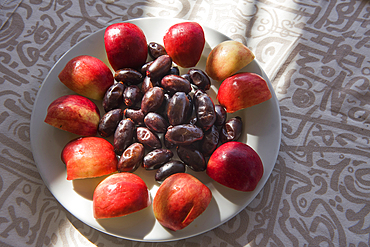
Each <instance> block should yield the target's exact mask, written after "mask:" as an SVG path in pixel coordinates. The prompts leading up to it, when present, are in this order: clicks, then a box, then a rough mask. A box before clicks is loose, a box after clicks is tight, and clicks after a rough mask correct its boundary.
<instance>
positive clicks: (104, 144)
mask: <svg viewBox="0 0 370 247" xmlns="http://www.w3.org/2000/svg"><path fill="white" fill-rule="evenodd" d="M61 158H62V161H63V163H64V164H66V167H67V180H73V179H82V178H94V177H100V176H104V175H108V174H111V173H113V172H116V171H117V163H118V159H117V157H116V154H115V152H114V148H113V145H112V144H111V143H110V142H108V141H107V140H105V139H103V138H101V137H79V138H77V139H74V140H72V141H70V142H69V143H67V144H66V145H65V146H64V148H63V150H62V155H61Z"/></svg>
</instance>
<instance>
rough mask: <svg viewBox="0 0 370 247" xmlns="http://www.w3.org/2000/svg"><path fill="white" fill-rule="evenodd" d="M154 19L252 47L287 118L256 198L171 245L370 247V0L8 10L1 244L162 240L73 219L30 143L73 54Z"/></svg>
mask: <svg viewBox="0 0 370 247" xmlns="http://www.w3.org/2000/svg"><path fill="white" fill-rule="evenodd" d="M2 2H4V0H3V1H2ZM150 17H176V18H183V19H187V20H193V21H197V22H199V23H200V24H202V25H204V26H208V27H210V28H213V29H215V30H218V31H219V32H221V33H223V34H225V35H227V36H229V37H230V38H231V39H234V40H237V41H240V42H243V43H244V44H246V45H247V46H248V47H249V48H250V49H251V50H252V51H253V52H254V54H255V55H256V60H257V61H258V63H259V64H260V65H261V67H262V68H263V69H264V71H265V72H266V74H267V76H268V77H269V78H270V81H271V82H272V84H273V87H274V90H275V93H276V96H277V98H278V100H279V105H280V111H281V120H282V138H281V145H280V151H279V155H278V158H277V161H276V165H275V168H274V170H273V172H272V174H271V176H270V178H269V180H268V181H267V183H266V185H265V186H264V188H263V189H262V191H261V192H260V193H259V195H258V196H257V197H256V198H255V199H254V200H253V202H252V203H251V204H250V205H249V206H248V207H246V208H245V209H244V210H242V211H241V212H240V213H239V214H238V215H236V216H235V217H234V218H232V219H231V220H230V221H228V222H226V223H224V224H223V225H221V226H219V227H217V228H216V229H213V230H211V231H209V232H207V233H204V234H201V235H198V236H196V237H192V238H188V239H185V240H180V241H175V242H168V243H166V246H193V245H194V246H248V245H249V246H255V245H258V246H351V247H355V246H359V247H364V246H369V244H370V240H369V233H370V228H369V222H370V215H369V211H370V168H369V158H370V145H369V143H370V126H369V125H370V81H369V74H370V49H369V48H370V31H369V26H370V2H369V1H366V0H358V1H355V0H352V1H349V0H340V1H339V0H337V1H336V0H326V1H317V0H311V1H303V0H298V1H294V0H271V1H268V0H259V1H251V0H245V1H236V0H234V1H226V0H209V1H202V0H197V1H194V0H181V1H163V0H157V1H147V2H145V1H132V0H129V1H123V0H121V1H118V0H117V1H115V0H110V1H108V0H101V1H84V0H80V1H42V0H29V1H26V0H23V1H22V0H13V1H5V3H0V56H1V59H0V125H1V129H0V150H1V153H0V246H126V245H127V246H132V245H135V246H157V245H158V246H162V245H163V244H159V243H158V244H156V243H144V242H133V241H130V240H125V239H120V238H116V237H113V236H110V235H107V234H104V233H101V232H99V231H97V230H94V229H92V228H90V227H89V226H87V225H85V224H84V223H83V222H81V221H79V220H78V219H76V218H75V217H74V216H73V215H71V214H70V213H68V212H67V211H66V210H65V209H64V208H63V207H62V206H61V205H60V204H59V203H58V202H57V201H56V199H55V198H54V197H53V195H52V194H51V193H50V192H49V190H48V189H47V187H46V186H45V184H44V183H43V181H42V179H41V177H40V175H39V173H38V170H37V166H36V164H35V162H34V160H33V156H32V151H31V143H30V120H31V112H32V107H33V104H34V101H35V98H36V95H37V92H38V90H39V88H40V85H41V84H42V82H43V80H44V79H45V77H46V75H47V73H48V72H49V70H50V69H51V68H52V66H53V65H54V64H55V62H56V61H57V60H58V59H59V58H60V57H61V56H62V55H63V53H64V52H66V51H67V50H68V49H69V48H70V47H71V46H73V45H74V44H76V43H77V42H78V41H80V40H81V39H83V38H84V37H86V36H87V35H89V34H91V33H93V32H95V31H97V30H99V29H102V28H104V27H106V26H107V25H109V23H112V22H117V21H125V20H130V19H134V18H150Z"/></svg>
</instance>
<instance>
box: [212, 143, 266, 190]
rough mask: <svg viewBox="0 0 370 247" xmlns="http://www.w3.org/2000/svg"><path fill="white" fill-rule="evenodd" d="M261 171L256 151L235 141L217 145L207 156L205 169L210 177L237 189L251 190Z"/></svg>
mask: <svg viewBox="0 0 370 247" xmlns="http://www.w3.org/2000/svg"><path fill="white" fill-rule="evenodd" d="M263 171H264V169H263V164H262V161H261V158H260V157H259V155H258V154H257V153H256V151H254V150H253V149H252V148H251V147H250V146H249V145H247V144H244V143H241V142H236V141H231V142H226V143H225V144H222V145H221V146H219V147H218V148H217V149H216V150H215V151H214V152H213V154H212V155H211V157H210V158H209V160H208V164H207V169H206V172H207V174H208V176H209V177H210V178H212V179H213V180H215V181H216V182H218V183H220V184H222V185H224V186H226V187H228V188H231V189H235V190H238V191H253V190H254V189H255V188H256V186H257V184H258V182H259V181H260V180H261V178H262V175H263Z"/></svg>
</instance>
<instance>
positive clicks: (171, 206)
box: [153, 173, 212, 231]
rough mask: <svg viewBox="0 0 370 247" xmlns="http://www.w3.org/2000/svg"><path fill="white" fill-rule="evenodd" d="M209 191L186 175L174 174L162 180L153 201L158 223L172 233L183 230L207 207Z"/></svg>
mask: <svg viewBox="0 0 370 247" xmlns="http://www.w3.org/2000/svg"><path fill="white" fill-rule="evenodd" d="M211 199H212V193H211V190H210V189H209V188H208V187H207V186H205V185H204V184H203V183H202V182H200V181H199V180H198V179H197V178H195V177H194V176H192V175H190V174H188V173H175V174H173V175H171V176H169V177H168V178H166V179H165V180H164V182H163V183H162V184H161V186H160V187H159V189H158V191H157V193H156V195H155V197H154V200H153V211H154V216H155V217H156V219H157V220H158V222H159V223H160V224H161V225H162V226H164V227H167V228H168V229H170V230H172V231H177V230H181V229H183V228H185V227H186V226H188V225H189V224H190V223H191V222H193V221H194V220H195V219H196V218H197V217H198V216H199V215H201V214H202V213H203V212H204V210H206V208H207V207H208V204H209V203H210V201H211Z"/></svg>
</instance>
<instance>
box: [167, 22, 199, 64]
mask: <svg viewBox="0 0 370 247" xmlns="http://www.w3.org/2000/svg"><path fill="white" fill-rule="evenodd" d="M163 43H164V47H165V49H166V52H167V54H168V55H169V56H170V57H171V58H172V61H173V62H175V63H176V64H177V65H179V66H181V67H183V68H190V67H194V66H195V65H196V64H197V63H198V62H199V60H200V57H201V55H202V52H203V49H204V45H205V36H204V31H203V28H202V27H201V26H200V25H199V24H198V23H196V22H181V23H177V24H174V25H172V26H171V27H170V28H169V29H168V30H167V31H166V33H165V35H164V37H163Z"/></svg>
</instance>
